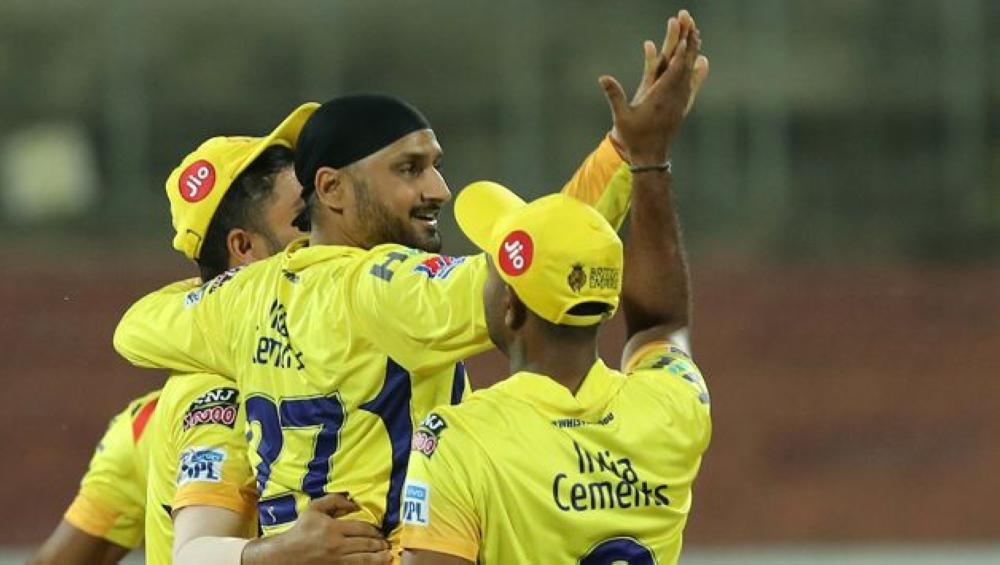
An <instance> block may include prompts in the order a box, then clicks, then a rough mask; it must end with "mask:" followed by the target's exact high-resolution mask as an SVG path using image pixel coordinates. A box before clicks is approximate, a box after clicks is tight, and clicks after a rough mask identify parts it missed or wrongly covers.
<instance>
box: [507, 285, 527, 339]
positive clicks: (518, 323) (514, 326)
mask: <svg viewBox="0 0 1000 565" xmlns="http://www.w3.org/2000/svg"><path fill="white" fill-rule="evenodd" d="M504 302H505V305H504V324H505V325H506V326H507V328H508V329H510V330H511V331H517V330H519V329H521V327H522V326H523V325H524V322H525V320H527V319H528V307H527V306H525V305H524V302H521V298H520V297H519V296H518V295H517V293H515V292H514V289H512V288H511V287H510V285H504Z"/></svg>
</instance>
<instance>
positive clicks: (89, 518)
mask: <svg viewBox="0 0 1000 565" xmlns="http://www.w3.org/2000/svg"><path fill="white" fill-rule="evenodd" d="M159 396H160V391H159V390H157V391H153V392H150V393H147V394H145V395H143V396H142V397H140V398H137V399H135V400H133V401H132V402H130V403H129V405H128V407H127V408H126V409H125V410H123V411H122V412H121V413H119V414H118V415H117V416H115V417H114V418H112V419H111V423H110V424H109V425H108V430H107V431H106V432H105V434H104V437H102V438H101V441H100V442H99V443H98V444H97V449H96V450H95V452H94V456H93V457H92V458H91V460H90V466H89V467H88V468H87V473H86V474H85V475H84V476H83V480H82V481H81V482H80V490H79V492H78V493H77V495H76V498H75V499H74V500H73V502H72V503H71V504H70V506H69V508H68V509H67V510H66V513H65V515H64V516H63V519H62V521H61V522H60V523H59V525H58V526H57V527H56V529H55V531H53V532H52V534H51V535H50V536H49V538H48V539H47V540H46V541H45V543H44V544H42V546H41V547H40V548H39V550H38V552H37V553H36V554H35V555H34V556H33V557H32V558H31V560H29V563H31V564H33V565H41V564H48V563H52V564H56V563H58V564H60V565H62V564H69V565H74V564H80V565H84V564H91V563H98V564H112V563H118V562H119V561H120V560H121V559H122V558H123V557H125V555H127V554H128V552H129V551H131V550H132V549H135V548H136V547H138V546H139V545H140V544H141V543H142V539H143V524H144V514H145V508H146V475H147V465H146V461H147V459H148V457H149V453H150V451H151V450H150V445H151V441H150V439H149V435H150V434H149V433H148V430H149V425H150V422H151V418H152V416H153V414H154V413H155V411H156V405H157V401H158V399H159Z"/></svg>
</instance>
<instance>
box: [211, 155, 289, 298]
mask: <svg viewBox="0 0 1000 565" xmlns="http://www.w3.org/2000/svg"><path fill="white" fill-rule="evenodd" d="M294 165H295V154H294V153H293V152H292V150H291V149H289V148H288V147H285V146H283V145H272V146H270V147H268V148H267V149H265V150H264V152H263V153H261V154H260V155H259V156H258V157H257V158H256V159H254V161H253V163H250V166H249V167H247V168H246V169H244V170H243V172H242V173H240V174H239V176H237V177H236V179H235V180H233V184H231V185H230V186H229V190H228V191H227V192H226V195H225V196H223V197H222V201H221V202H219V207H218V208H217V209H216V210H215V215H214V216H212V221H211V223H209V225H208V233H206V234H205V241H204V243H202V245H201V253H199V254H198V259H197V263H198V269H199V271H200V272H201V278H202V280H203V281H208V280H210V279H213V278H215V277H217V276H219V275H220V274H222V273H223V272H225V271H226V270H227V269H229V248H228V247H227V246H226V236H228V235H229V231H230V230H233V229H236V228H240V229H251V230H254V231H258V232H260V231H264V230H267V226H266V225H265V224H264V221H263V211H264V207H263V204H264V203H266V202H267V201H269V200H270V198H271V195H272V194H273V189H274V179H275V177H276V176H277V175H278V173H280V172H281V171H284V170H285V169H287V168H289V167H293V166H294Z"/></svg>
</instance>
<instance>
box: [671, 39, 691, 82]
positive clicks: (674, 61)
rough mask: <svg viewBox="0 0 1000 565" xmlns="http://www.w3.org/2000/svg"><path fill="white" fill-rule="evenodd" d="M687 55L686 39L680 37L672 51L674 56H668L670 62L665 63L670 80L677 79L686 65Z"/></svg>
mask: <svg viewBox="0 0 1000 565" xmlns="http://www.w3.org/2000/svg"><path fill="white" fill-rule="evenodd" d="M687 56H688V40H687V39H686V38H685V39H681V40H680V42H679V43H677V50H676V51H674V56H673V57H671V58H670V63H669V64H667V76H668V77H669V78H670V79H672V80H677V79H678V78H679V76H680V74H681V73H682V72H683V71H684V68H685V67H686V66H687Z"/></svg>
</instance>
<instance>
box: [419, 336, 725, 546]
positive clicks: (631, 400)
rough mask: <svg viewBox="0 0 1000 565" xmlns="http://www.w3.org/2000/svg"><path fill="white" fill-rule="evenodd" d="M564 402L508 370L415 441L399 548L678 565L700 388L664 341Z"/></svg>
mask: <svg viewBox="0 0 1000 565" xmlns="http://www.w3.org/2000/svg"><path fill="white" fill-rule="evenodd" d="M630 364H631V365H633V366H634V367H633V369H632V371H631V372H630V374H628V375H625V374H622V373H619V372H617V371H613V370H611V369H608V368H607V367H606V366H605V365H604V364H603V363H602V362H600V361H598V362H597V363H596V364H595V365H594V366H593V367H592V368H591V370H590V372H589V374H588V375H587V376H586V378H585V379H584V381H583V383H582V385H581V386H580V390H579V391H578V392H577V393H576V395H574V394H572V393H571V392H570V391H569V390H568V389H567V388H566V387H564V386H562V385H560V384H558V383H556V382H555V381H553V380H552V379H550V378H548V377H546V376H543V375H539V374H534V373H530V372H520V373H516V374H514V375H513V376H511V377H510V378H508V379H506V380H504V381H501V382H500V383H498V384H496V385H494V386H493V387H491V388H489V389H485V390H481V391H477V392H475V393H473V394H472V395H471V396H470V397H469V398H468V400H466V401H465V402H463V403H462V404H461V405H459V406H450V407H449V406H446V407H441V408H439V409H436V410H434V411H433V412H431V413H430V414H428V415H427V417H426V418H425V419H424V421H423V423H421V424H420V426H419V428H418V429H417V431H416V433H415V434H414V438H413V447H412V452H411V456H410V465H409V472H408V475H407V480H406V484H405V487H404V495H403V522H404V527H403V534H402V545H403V548H404V549H424V550H431V551H436V552H439V553H446V554H451V555H456V556H459V557H462V558H464V559H468V560H469V561H473V562H478V563H481V564H490V563H582V564H598V563H600V564H603V563H617V562H619V561H621V562H623V563H636V564H641V563H649V564H652V563H676V562H677V560H678V557H679V554H680V549H681V533H682V531H683V529H684V525H685V523H686V521H687V517H688V513H689V512H690V510H691V487H692V483H693V482H694V479H695V475H697V473H698V468H699V466H700V464H701V456H702V453H703V452H704V451H705V449H706V447H707V446H708V442H709V437H710V435H711V422H710V418H709V399H708V390H707V388H706V387H705V381H704V380H703V379H702V377H701V374H700V373H699V371H698V368H697V367H696V366H695V364H694V362H693V361H691V359H690V358H689V357H688V356H687V355H686V354H685V353H684V352H683V351H682V350H681V349H680V348H677V347H675V346H673V345H670V344H668V343H666V342H659V343H654V344H651V345H649V346H646V347H644V348H642V349H641V350H640V351H638V352H637V355H635V356H633V361H632V362H631V363H630Z"/></svg>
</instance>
